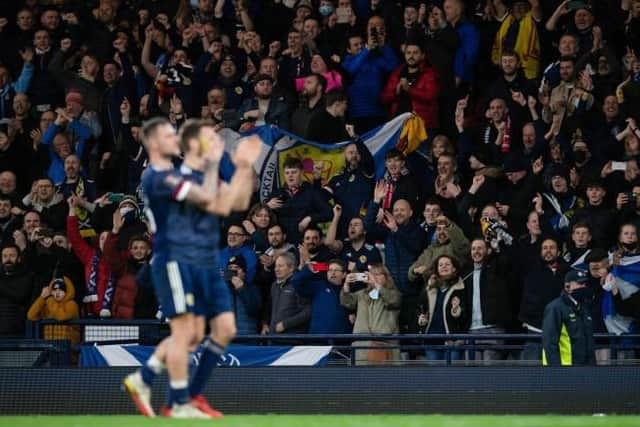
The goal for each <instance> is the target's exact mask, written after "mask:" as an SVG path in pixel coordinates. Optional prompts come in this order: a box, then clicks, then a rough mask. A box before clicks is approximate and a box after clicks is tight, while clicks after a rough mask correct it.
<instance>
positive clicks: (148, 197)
mask: <svg viewBox="0 0 640 427" xmlns="http://www.w3.org/2000/svg"><path fill="white" fill-rule="evenodd" d="M201 182H202V177H200V178H199V180H198V178H197V176H196V175H195V174H190V175H189V176H188V177H185V176H183V175H182V174H181V173H180V171H178V170H176V169H173V168H172V169H165V170H159V169H156V168H153V167H149V168H147V170H146V171H145V173H144V174H143V176H142V191H143V198H144V205H145V215H146V217H147V219H148V221H149V224H150V227H151V231H152V233H153V235H154V241H153V246H154V247H153V252H154V256H156V257H158V258H162V259H166V260H172V261H178V262H183V263H190V264H201V263H207V264H209V263H210V265H211V266H212V267H213V266H216V258H217V250H218V220H217V218H216V217H215V216H213V215H210V214H207V213H205V212H203V211H201V210H200V209H198V208H197V207H195V206H192V205H189V204H188V203H186V202H185V198H186V196H187V194H188V192H189V187H190V186H191V185H192V183H201ZM212 230H215V232H213V231H212Z"/></svg>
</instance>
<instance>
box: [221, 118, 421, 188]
mask: <svg viewBox="0 0 640 427" xmlns="http://www.w3.org/2000/svg"><path fill="white" fill-rule="evenodd" d="M219 134H220V136H221V137H222V138H223V139H224V141H225V147H226V149H227V150H228V151H231V150H233V149H234V148H235V146H236V145H237V143H238V141H239V140H240V139H241V138H242V137H243V136H246V135H248V134H257V135H259V136H260V138H261V139H262V141H263V145H262V152H261V153H260V156H259V157H258V160H257V161H256V164H255V170H256V173H257V174H258V176H259V177H260V188H259V193H260V199H261V200H262V201H264V200H266V198H267V197H268V196H269V195H270V194H271V192H272V191H273V190H274V189H275V188H277V187H278V183H279V182H280V181H281V180H283V179H284V173H283V172H284V171H283V163H284V160H285V159H286V158H287V157H295V158H299V159H300V160H302V164H303V167H304V169H303V178H304V179H305V180H306V181H309V182H312V181H313V169H314V165H316V164H319V163H322V175H321V180H322V185H326V184H327V183H328V182H329V180H330V179H331V178H333V176H334V175H336V174H338V173H340V172H341V171H342V169H343V168H344V166H345V164H344V156H343V150H344V148H345V147H346V146H347V145H348V144H349V143H350V142H351V141H344V142H338V143H336V144H320V143H317V142H314V141H309V140H306V139H304V138H301V137H300V136H297V135H294V134H292V133H290V132H287V131H285V130H283V129H280V128H278V127H275V126H258V127H256V128H254V129H252V130H251V131H248V132H246V133H243V134H239V133H237V132H234V131H233V130H231V129H222V130H220V131H219ZM361 138H362V141H363V142H364V144H365V145H366V146H367V148H368V149H369V151H370V152H371V155H372V156H373V160H374V162H375V171H376V179H379V178H381V177H382V175H383V174H384V155H385V154H386V153H387V152H388V151H389V150H391V149H392V148H398V149H400V150H401V151H403V152H404V153H405V155H406V154H409V153H411V152H413V151H415V150H416V148H418V146H419V145H420V143H422V142H423V141H424V140H426V138H427V134H426V131H425V129H424V122H423V121H422V119H421V118H419V117H418V116H415V115H413V114H412V113H404V114H401V115H399V116H398V117H395V118H394V119H393V120H391V121H389V122H387V123H385V124H384V125H382V126H379V127H377V128H375V129H373V130H371V131H369V132H367V133H366V134H364V135H361Z"/></svg>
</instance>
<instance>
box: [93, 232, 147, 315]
mask: <svg viewBox="0 0 640 427" xmlns="http://www.w3.org/2000/svg"><path fill="white" fill-rule="evenodd" d="M102 252H103V256H104V259H105V261H106V262H107V265H108V266H109V269H110V270H111V272H112V273H113V274H114V275H115V276H116V278H115V279H116V289H115V291H114V293H113V303H112V306H111V317H113V318H114V319H133V318H134V317H135V303H136V296H137V295H138V285H136V273H135V272H132V271H130V268H129V265H128V255H129V252H128V251H120V250H118V235H117V234H113V233H112V232H109V235H108V236H107V240H105V242H104V248H103V251H102Z"/></svg>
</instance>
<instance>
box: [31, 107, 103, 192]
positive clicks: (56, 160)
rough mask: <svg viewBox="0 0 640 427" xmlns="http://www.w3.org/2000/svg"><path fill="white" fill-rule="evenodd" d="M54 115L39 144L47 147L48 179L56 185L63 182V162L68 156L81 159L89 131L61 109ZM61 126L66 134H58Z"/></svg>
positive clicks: (89, 134) (89, 136)
mask: <svg viewBox="0 0 640 427" xmlns="http://www.w3.org/2000/svg"><path fill="white" fill-rule="evenodd" d="M56 114H57V116H56V119H55V122H54V123H53V124H52V125H51V126H49V128H48V129H47V130H46V132H45V133H44V135H42V140H41V141H40V142H41V143H42V144H43V145H47V146H49V157H50V159H51V163H50V165H49V178H51V179H52V180H53V182H54V184H56V185H58V184H60V183H61V182H62V181H63V180H64V160H65V159H66V158H67V157H68V156H69V155H70V154H76V155H77V156H78V157H79V158H80V159H82V158H83V156H84V154H85V149H86V148H87V147H86V145H87V141H88V140H89V138H91V129H89V128H88V127H87V126H85V125H84V124H82V123H81V122H80V121H79V120H76V119H74V118H72V117H71V116H70V115H69V114H67V112H66V111H65V110H63V109H61V108H59V109H58V110H56ZM63 126H66V132H62V133H60V131H61V130H62V128H63Z"/></svg>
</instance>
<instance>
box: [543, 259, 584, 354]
mask: <svg viewBox="0 0 640 427" xmlns="http://www.w3.org/2000/svg"><path fill="white" fill-rule="evenodd" d="M588 282H589V273H588V272H587V271H584V270H576V269H572V270H569V271H568V272H567V274H566V275H565V277H564V290H563V291H562V294H561V295H560V296H559V297H557V298H556V299H554V300H553V301H551V302H550V303H549V305H547V307H546V308H545V310H544V315H543V320H542V347H543V349H542V364H543V365H544V366H573V365H595V363H596V355H595V344H594V339H593V321H592V316H591V307H592V302H593V289H592V288H591V287H590V286H588Z"/></svg>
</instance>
